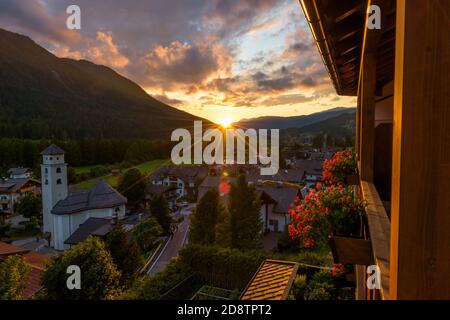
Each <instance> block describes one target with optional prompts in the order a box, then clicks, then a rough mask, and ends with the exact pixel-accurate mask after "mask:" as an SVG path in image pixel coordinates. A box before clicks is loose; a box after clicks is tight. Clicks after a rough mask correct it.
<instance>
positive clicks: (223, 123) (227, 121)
mask: <svg viewBox="0 0 450 320" xmlns="http://www.w3.org/2000/svg"><path fill="white" fill-rule="evenodd" d="M218 122H219V124H220V125H221V126H222V127H224V128H225V129H226V128H229V127H230V126H231V125H232V124H233V121H232V120H231V119H230V118H222V119H220V120H219V121H218Z"/></svg>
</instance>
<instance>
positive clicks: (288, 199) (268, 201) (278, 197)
mask: <svg viewBox="0 0 450 320" xmlns="http://www.w3.org/2000/svg"><path fill="white" fill-rule="evenodd" d="M256 190H257V191H259V193H260V197H261V200H262V205H261V210H260V214H261V221H262V223H263V228H264V230H267V231H274V232H282V231H284V230H285V228H286V227H287V225H288V224H290V223H291V216H290V215H289V209H290V208H291V207H293V205H294V202H295V198H296V197H297V196H299V195H300V193H299V190H298V189H297V188H292V187H284V186H280V185H278V186H268V185H257V186H256Z"/></svg>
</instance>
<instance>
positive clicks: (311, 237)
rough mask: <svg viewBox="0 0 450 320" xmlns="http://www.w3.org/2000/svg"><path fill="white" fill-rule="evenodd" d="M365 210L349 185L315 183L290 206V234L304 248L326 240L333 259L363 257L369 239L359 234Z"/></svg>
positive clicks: (358, 258)
mask: <svg viewBox="0 0 450 320" xmlns="http://www.w3.org/2000/svg"><path fill="white" fill-rule="evenodd" d="M364 211H365V205H364V203H363V202H362V201H361V200H360V199H359V197H357V195H355V193H354V191H353V188H352V187H344V186H342V185H338V186H335V185H332V186H329V187H325V186H323V185H322V184H318V185H317V186H316V189H313V190H311V191H310V193H309V194H308V195H307V196H306V197H305V199H304V200H302V201H300V200H298V201H297V202H296V203H295V206H294V207H293V209H292V210H290V215H291V219H292V223H291V224H290V225H289V227H288V230H289V234H290V236H291V237H292V238H293V239H298V240H299V241H300V243H301V244H302V245H303V247H307V248H308V247H314V246H316V245H317V244H318V243H323V242H326V241H327V240H328V242H329V244H330V246H331V249H332V253H333V257H334V259H335V262H336V263H338V262H339V263H349V264H353V262H354V261H357V262H361V261H363V260H364V261H366V260H367V259H368V258H367V252H368V250H369V251H370V241H367V240H364V239H363V238H362V227H363V225H362V221H363V220H362V217H363V214H364ZM360 257H362V258H360Z"/></svg>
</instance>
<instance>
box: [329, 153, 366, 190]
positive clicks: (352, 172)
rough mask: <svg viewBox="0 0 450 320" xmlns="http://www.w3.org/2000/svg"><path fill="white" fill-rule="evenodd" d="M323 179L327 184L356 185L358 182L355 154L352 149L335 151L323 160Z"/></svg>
mask: <svg viewBox="0 0 450 320" xmlns="http://www.w3.org/2000/svg"><path fill="white" fill-rule="evenodd" d="M322 167H323V180H324V181H325V183H326V184H327V185H339V184H343V185H357V184H358V183H359V177H358V169H357V162H356V155H355V153H354V152H353V151H352V150H344V151H340V152H336V153H335V154H334V155H333V157H332V158H331V159H329V160H325V161H324V162H323V165H322Z"/></svg>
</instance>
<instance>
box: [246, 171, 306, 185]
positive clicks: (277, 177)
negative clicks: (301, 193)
mask: <svg viewBox="0 0 450 320" xmlns="http://www.w3.org/2000/svg"><path fill="white" fill-rule="evenodd" d="M304 173H305V172H304V171H302V170H298V169H280V170H278V172H277V173H276V174H274V175H262V174H261V172H260V169H259V168H258V169H254V170H251V171H250V172H249V173H248V181H250V182H257V181H282V182H292V183H300V182H302V181H303V175H304Z"/></svg>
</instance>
